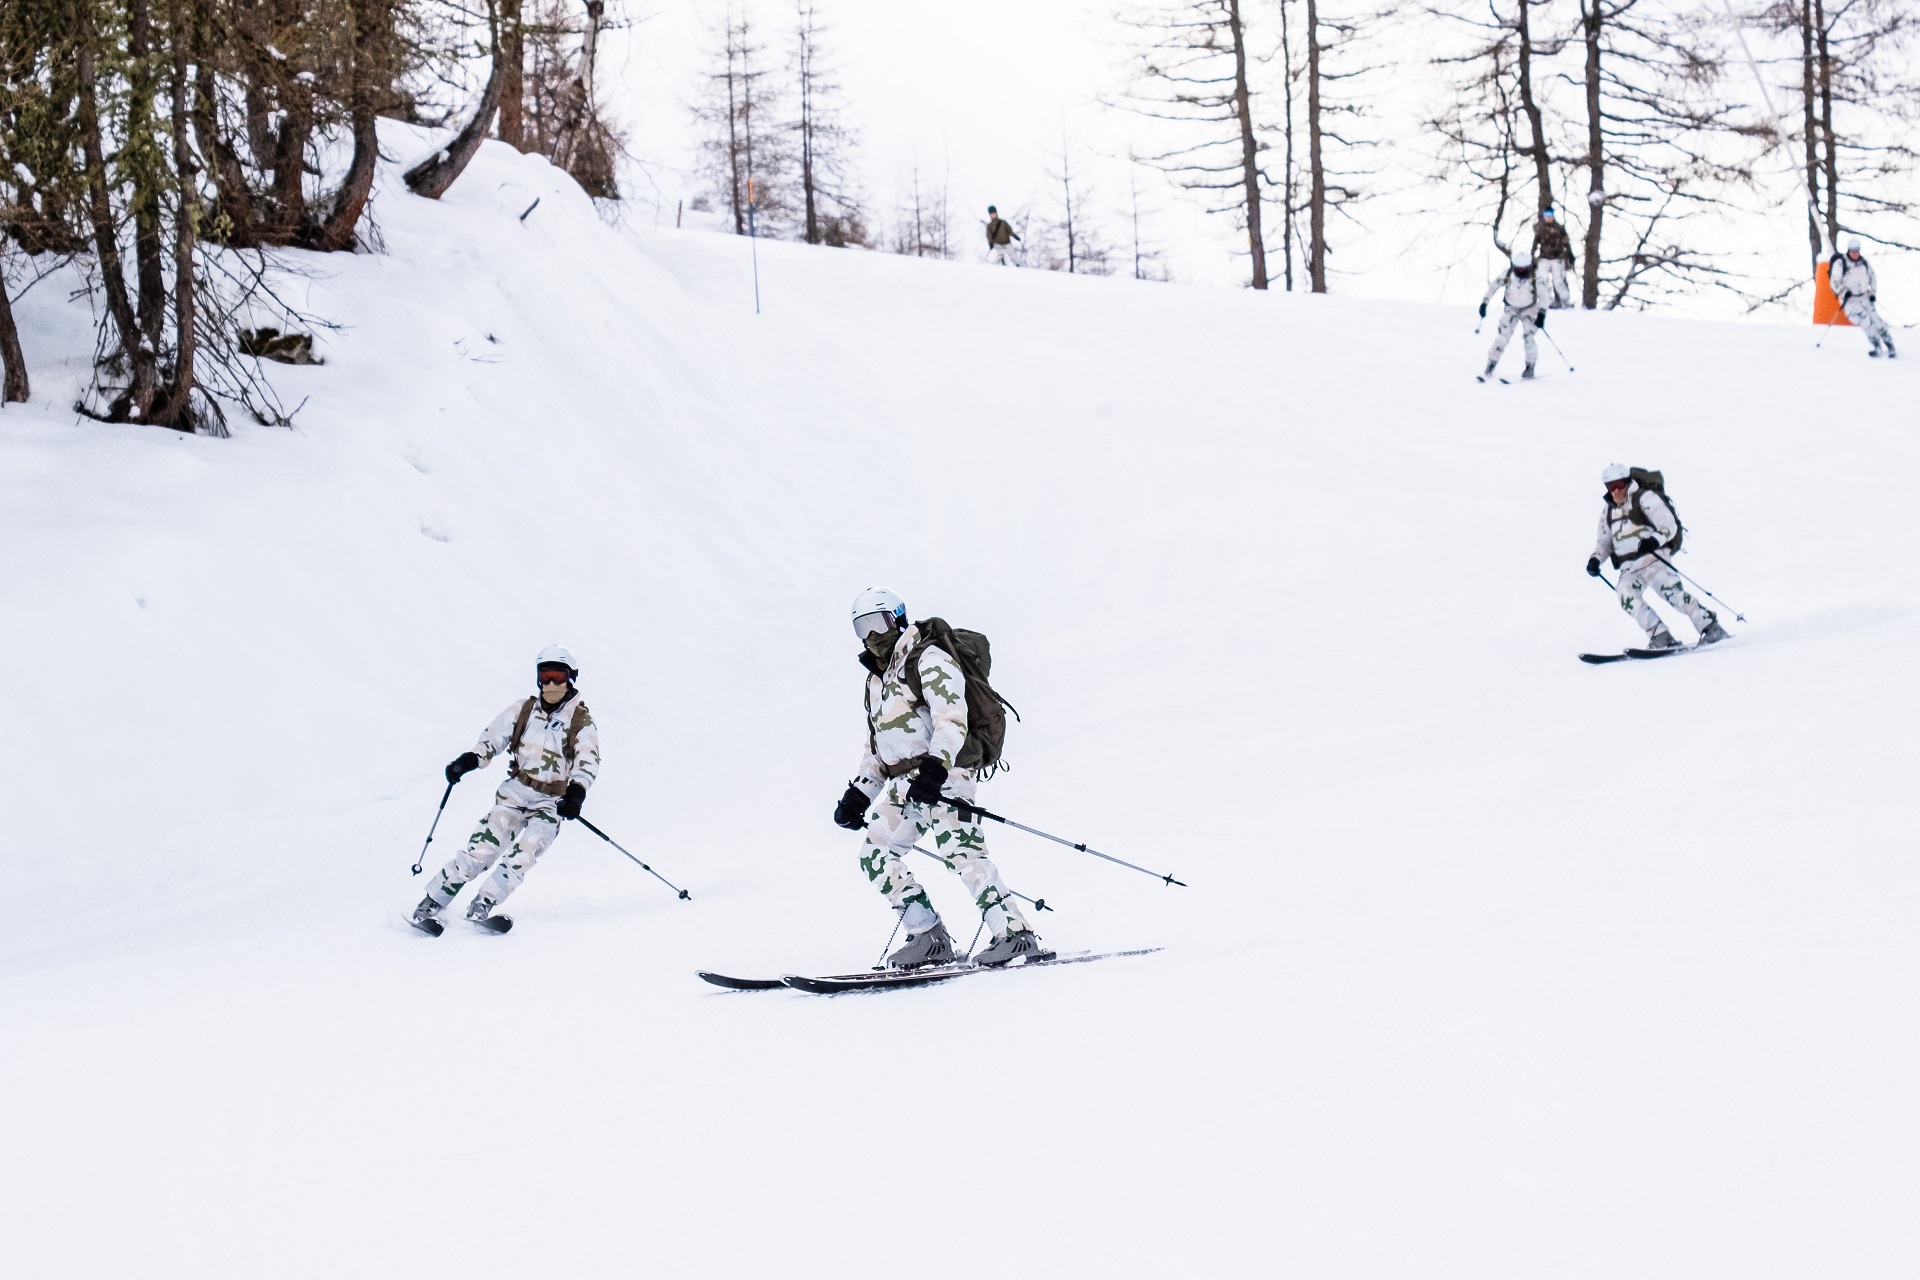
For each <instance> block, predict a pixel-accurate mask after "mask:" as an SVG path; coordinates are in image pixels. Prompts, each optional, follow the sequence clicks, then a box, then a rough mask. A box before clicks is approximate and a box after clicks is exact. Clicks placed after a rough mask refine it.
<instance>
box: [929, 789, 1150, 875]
mask: <svg viewBox="0 0 1920 1280" xmlns="http://www.w3.org/2000/svg"><path fill="white" fill-rule="evenodd" d="M947 803H948V804H950V805H952V806H953V807H954V808H955V809H958V810H959V811H960V816H961V817H966V816H967V815H968V814H975V815H977V816H979V817H982V818H992V819H993V820H994V821H995V822H1002V823H1005V824H1006V825H1007V826H1009V827H1013V828H1015V829H1016V830H1020V831H1024V832H1026V833H1027V834H1028V835H1030V836H1039V837H1040V838H1041V839H1042V840H1051V841H1053V842H1054V843H1055V844H1063V845H1065V846H1067V848H1069V849H1078V850H1079V851H1080V852H1082V853H1090V854H1092V855H1093V856H1094V857H1096V858H1105V859H1106V860H1107V861H1108V862H1113V863H1118V864H1119V865H1120V866H1123V867H1126V868H1127V869H1128V870H1130V871H1138V872H1141V873H1142V874H1144V875H1150V876H1152V877H1153V878H1154V879H1155V880H1160V881H1163V882H1165V883H1166V884H1170V885H1174V884H1177V885H1179V886H1180V887H1181V888H1182V889H1184V888H1186V887H1187V882H1186V881H1184V880H1175V879H1174V878H1173V877H1172V876H1171V875H1164V876H1163V875H1161V874H1160V873H1159V872H1158V871H1148V870H1147V869H1146V868H1145V867H1136V866H1134V865H1133V863H1131V862H1123V861H1121V860H1120V859H1119V858H1116V857H1113V856H1112V855H1111V854H1105V853H1102V852H1100V851H1099V850H1098V849H1089V848H1087V846H1085V845H1084V844H1075V843H1074V842H1073V841H1071V840H1063V839H1061V838H1060V837H1059V836H1056V835H1051V834H1049V833H1048V832H1045V831H1042V830H1040V829H1039V828H1038V827H1029V826H1028V825H1026V824H1025V823H1024V822H1015V821H1014V820H1013V819H1012V818H1003V817H1001V816H1000V815H999V814H997V813H993V812H990V811H989V810H986V809H982V808H981V807H980V806H979V805H977V804H971V803H965V804H963V803H960V802H957V801H953V800H949V801H947Z"/></svg>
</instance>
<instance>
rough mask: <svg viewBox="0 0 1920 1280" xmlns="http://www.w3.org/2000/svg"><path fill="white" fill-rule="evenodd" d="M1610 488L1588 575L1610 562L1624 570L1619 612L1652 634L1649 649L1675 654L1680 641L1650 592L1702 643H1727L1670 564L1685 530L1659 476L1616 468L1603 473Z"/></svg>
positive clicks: (1713, 619) (1709, 613)
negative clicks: (1691, 627)
mask: <svg viewBox="0 0 1920 1280" xmlns="http://www.w3.org/2000/svg"><path fill="white" fill-rule="evenodd" d="M1600 480H1601V483H1603V484H1605V485H1606V487H1607V497H1606V502H1605V503H1604V504H1603V505H1602V506H1601V509H1600V532H1599V536H1598V538H1597V539H1596V541H1595V543H1594V548H1593V556H1592V558H1591V559H1589V560H1588V561H1587V572H1588V573H1589V574H1591V575H1593V576H1594V577H1596V578H1597V577H1599V576H1600V560H1601V558H1602V557H1605V558H1607V559H1609V560H1611V561H1612V562H1613V567H1614V568H1616V569H1618V570H1619V571H1620V582H1619V591H1620V607H1621V608H1622V609H1624V610H1626V612H1627V613H1628V614H1629V615H1631V616H1632V618H1633V620H1634V621H1635V622H1637V623H1639V624H1640V627H1641V629H1642V630H1644V631H1645V632H1646V633H1647V648H1649V649H1674V648H1678V647H1680V642H1679V641H1678V640H1676V639H1674V636H1673V633H1672V632H1671V631H1669V630H1667V624H1666V623H1665V622H1663V621H1661V618H1660V615H1659V614H1658V613H1656V612H1654V609H1653V606H1652V605H1650V604H1648V603H1647V595H1648V593H1649V592H1653V593H1658V595H1659V596H1660V598H1661V599H1662V600H1665V601H1666V602H1667V603H1668V604H1670V605H1672V606H1673V607H1674V608H1675V609H1678V610H1679V611H1680V612H1681V613H1684V614H1685V615H1686V616H1687V620H1688V621H1689V622H1691V623H1693V625H1694V626H1695V627H1696V628H1698V629H1699V631H1700V643H1701V644H1703V645H1708V644H1716V643H1718V642H1719V641H1721V640H1725V639H1727V638H1728V636H1727V632H1726V631H1725V629H1723V628H1722V627H1721V626H1720V620H1719V619H1718V618H1717V617H1715V616H1714V614H1713V611H1712V610H1710V609H1708V608H1707V607H1706V606H1705V605H1703V604H1701V603H1700V602H1699V601H1697V600H1695V599H1694V598H1693V594H1692V593H1691V592H1689V591H1688V590H1687V588H1686V586H1685V584H1683V583H1682V582H1681V581H1680V574H1679V573H1678V572H1677V571H1676V570H1675V569H1674V568H1673V566H1672V565H1670V564H1668V563H1667V562H1666V561H1665V559H1664V558H1663V556H1662V553H1663V552H1667V551H1678V550H1679V549H1680V540H1681V536H1682V529H1681V525H1680V518H1679V516H1677V515H1675V514H1674V510H1673V504H1672V503H1671V502H1669V501H1668V500H1667V496H1666V492H1665V488H1664V485H1663V484H1662V482H1661V481H1660V473H1659V472H1657V471H1641V470H1638V469H1636V468H1633V467H1626V466H1622V465H1621V464H1619V463H1617V462H1616V463H1614V464H1613V465H1612V466H1610V467H1608V468H1607V469H1606V470H1605V471H1603V472H1601V473H1600Z"/></svg>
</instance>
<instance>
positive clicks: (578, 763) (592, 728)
mask: <svg viewBox="0 0 1920 1280" xmlns="http://www.w3.org/2000/svg"><path fill="white" fill-rule="evenodd" d="M599 776H600V726H599V725H597V724H595V723H594V722H593V713H592V712H591V711H589V712H587V713H586V714H585V715H584V716H583V717H582V724H581V725H580V736H579V737H577V738H575V739H574V740H573V769H572V771H571V772H569V773H568V774H567V781H568V782H570V783H571V782H577V783H579V784H580V785H581V786H584V787H590V786H592V785H593V780H594V779H595V778H597V777H599Z"/></svg>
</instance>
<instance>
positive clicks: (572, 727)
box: [560, 696, 587, 772]
mask: <svg viewBox="0 0 1920 1280" xmlns="http://www.w3.org/2000/svg"><path fill="white" fill-rule="evenodd" d="M586 723H587V704H586V703H584V702H581V701H580V700H579V699H578V697H577V696H576V698H575V700H574V704H573V719H571V720H569V721H568V722H567V736H566V740H565V741H564V742H562V743H561V745H560V751H561V754H563V755H565V756H566V758H567V769H568V770H569V772H571V770H572V769H573V747H574V744H575V743H576V742H578V741H580V730H581V729H583V728H584V727H586Z"/></svg>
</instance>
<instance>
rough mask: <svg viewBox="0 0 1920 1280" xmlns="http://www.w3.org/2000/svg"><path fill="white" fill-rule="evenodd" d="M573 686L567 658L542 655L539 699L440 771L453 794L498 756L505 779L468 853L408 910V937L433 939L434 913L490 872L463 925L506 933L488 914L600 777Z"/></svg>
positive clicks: (501, 718) (509, 713) (537, 663)
mask: <svg viewBox="0 0 1920 1280" xmlns="http://www.w3.org/2000/svg"><path fill="white" fill-rule="evenodd" d="M579 678H580V672H579V669H578V668H577V667H575V666H574V662H573V654H572V653H570V652H568V651H567V650H566V649H564V648H562V647H560V646H559V645H551V646H549V647H547V648H545V649H542V650H541V651H540V653H539V656H538V657H536V658H535V659H534V680H535V683H536V687H537V688H538V689H539V693H538V695H537V696H535V697H531V698H517V699H515V700H514V701H513V702H511V703H509V704H508V706H507V709H506V710H505V711H502V712H501V713H500V714H499V715H498V716H496V717H495V718H494V721H493V723H492V724H490V725H488V726H487V728H486V731H485V732H484V733H482V734H481V735H480V741H479V742H477V743H476V744H474V748H473V750H471V751H467V752H463V753H461V754H460V755H459V756H457V757H455V758H454V760H453V762H452V763H450V764H449V765H447V782H448V783H449V784H451V783H455V782H458V781H460V779H461V778H463V777H465V776H466V775H467V774H469V773H472V772H473V771H474V770H475V769H478V768H480V767H481V766H482V765H484V764H486V763H487V761H489V760H491V759H493V758H494V757H495V756H497V755H504V756H506V757H507V776H506V778H505V779H503V780H502V781H501V783H500V790H499V791H498V792H497V793H495V795H494V798H493V808H492V809H491V810H490V811H489V812H488V813H487V816H486V817H484V818H482V819H481V820H480V825H479V826H478V827H477V828H475V829H474V833H473V836H472V838H471V839H469V840H468V841H467V847H466V848H464V849H462V850H461V851H460V852H459V853H457V854H455V855H454V857H453V860H452V861H451V862H449V863H447V865H446V866H444V867H442V868H440V873H439V875H438V876H437V877H436V878H435V879H434V881H433V883H432V885H431V887H430V888H429V889H428V890H427V896H426V897H424V898H422V899H421V900H420V905H419V906H417V907H415V908H414V909H413V926H414V928H416V929H419V930H420V931H421V932H422V933H428V934H432V935H434V936H436V937H437V936H439V934H440V932H441V930H442V927H443V926H442V925H441V923H440V913H441V912H442V911H445V910H446V909H447V907H448V906H450V905H451V904H452V902H453V900H454V899H455V898H457V897H459V896H460V891H461V889H463V888H465V887H466V885H467V884H468V883H469V882H470V881H472V880H475V879H477V878H478V877H479V876H481V875H482V874H484V873H485V872H486V870H487V868H489V867H492V868H493V875H492V876H491V877H489V878H488V880H487V882H486V884H484V885H482V886H481V887H480V889H479V891H478V892H477V893H476V894H475V895H474V899H473V902H472V903H471V904H470V905H469V906H468V907H467V919H468V920H470V921H472V922H473V923H474V924H476V925H478V926H479V927H480V928H483V929H487V930H489V931H491V932H493V933H505V932H506V931H507V930H509V929H511V928H512V927H513V919H512V917H510V916H505V915H501V914H498V913H497V912H495V911H494V908H495V907H497V906H499V905H500V904H501V903H502V902H503V901H505V900H506V898H507V896H508V895H509V894H511V893H512V892H513V891H514V890H515V889H518V888H519V887H520V883H521V881H523V880H525V879H526V876H527V872H528V871H529V870H530V869H532V867H533V864H534V863H535V862H537V861H539V859H540V855H541V854H543V853H545V852H546V850H547V846H548V845H550V844H552V843H553V838H554V837H555V836H557V835H559V834H560V823H561V821H562V820H563V819H566V818H577V817H579V816H580V806H581V805H582V804H583V803H585V801H586V798H587V788H588V787H590V786H592V785H593V780H594V778H595V776H596V775H598V774H599V772H600V731H599V729H597V728H595V727H594V723H593V715H592V713H590V712H589V711H588V710H587V704H586V703H585V702H583V701H581V699H580V691H579V689H578V688H577V687H576V685H575V682H576V681H577V680H578V679H579Z"/></svg>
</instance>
